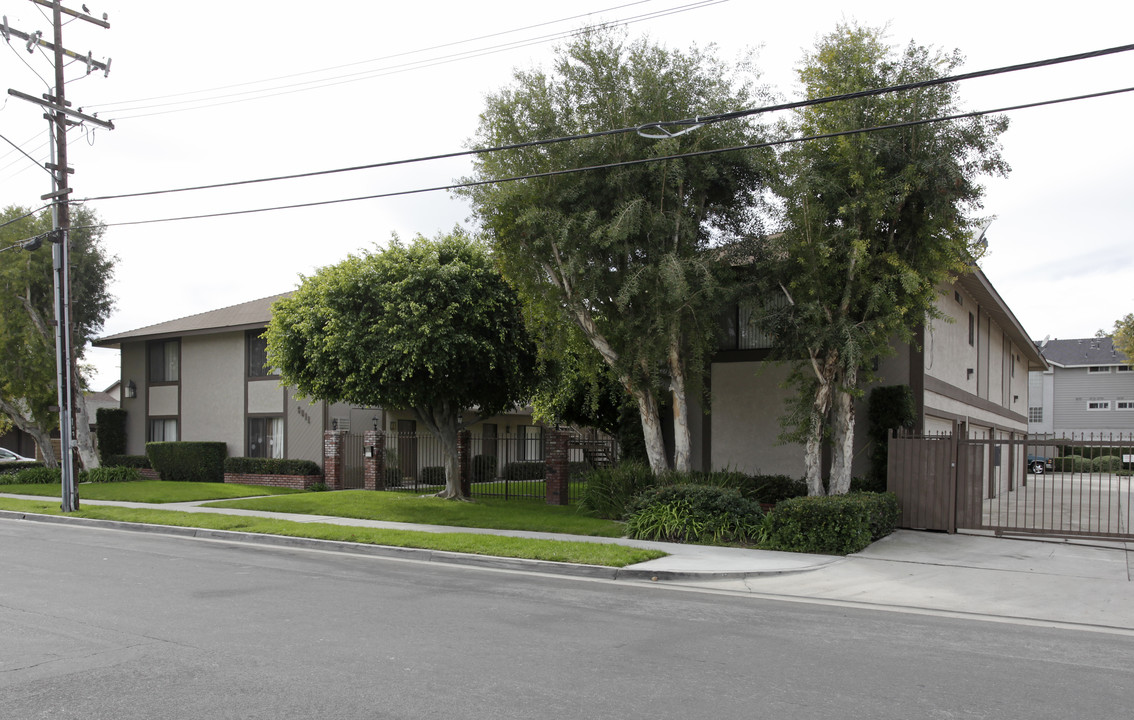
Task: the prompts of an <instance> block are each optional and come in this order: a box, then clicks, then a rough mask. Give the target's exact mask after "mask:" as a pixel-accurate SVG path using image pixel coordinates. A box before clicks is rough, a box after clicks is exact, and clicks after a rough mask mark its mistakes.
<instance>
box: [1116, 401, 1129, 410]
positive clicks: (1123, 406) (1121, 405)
mask: <svg viewBox="0 0 1134 720" xmlns="http://www.w3.org/2000/svg"><path fill="white" fill-rule="evenodd" d="M1115 409H1116V410H1134V400H1119V401H1118V402H1117V403H1116V405H1115Z"/></svg>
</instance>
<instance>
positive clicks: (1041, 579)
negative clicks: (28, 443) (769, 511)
mask: <svg viewBox="0 0 1134 720" xmlns="http://www.w3.org/2000/svg"><path fill="white" fill-rule="evenodd" d="M0 496H3V497H13V498H20V499H35V500H43V499H44V498H42V497H31V496H17V495H7V494H0ZM83 503H84V504H87V505H118V506H124V507H143V508H154V509H162V510H180V511H184V512H203V513H223V514H228V515H247V516H257V517H269V518H278V519H283V520H291V521H294V522H301V523H302V522H318V523H333V524H339V525H350V526H359V527H378V528H393V529H401V530H416V531H421V532H433V533H452V532H462V533H484V534H495V535H508V536H514V537H528V538H540V539H548V540H567V541H574V542H596V543H618V544H623V545H631V546H635V547H646V548H654V549H658V550H661V551H663V552H666V553H668V555H667V556H666V557H664V558H659V559H657V560H651V561H648V562H644V563H639V564H637V565H633V566H630V567H628V568H623V569H619V570H613V569H609V568H591V567H589V566H572V565H569V564H565V563H549V562H537V561H524V560H501V559H495V558H485V557H482V556H472V555H461V554H458V553H437V552H432V551H427V550H422V551H414V550H411V549H383V548H377V547H374V546H354V545H353V544H349V543H328V542H327V541H318V540H303V539H299V538H283V539H281V538H276V539H264V538H262V537H261V538H260V539H257V538H256V536H250V535H247V534H242V533H229V532H221V531H191V530H188V529H185V528H169V529H168V532H174V533H176V534H182V535H193V536H195V537H208V538H212V539H226V540H236V541H240V540H242V539H243V540H244V541H253V542H270V543H272V544H280V545H287V546H289V547H311V548H316V549H335V550H346V551H357V552H365V553H366V554H373V555H394V556H397V557H403V558H408V559H421V560H430V561H443V562H447V563H457V564H468V565H478V566H491V567H499V568H505V569H510V570H528V571H534V572H545V573H559V574H567V575H583V576H591V577H598V578H607V579H617V580H635V581H641V580H645V581H651V582H653V581H656V582H658V583H662V584H668V585H673V586H687V587H691V588H698V589H702V590H712V591H721V592H730V593H748V594H752V595H755V596H765V597H773V598H780V599H793V600H810V601H823V602H834V603H843V604H848V605H853V606H857V607H875V608H890V609H899V608H900V609H903V610H906V611H913V612H937V613H959V614H964V615H973V616H984V617H988V618H996V619H1002V620H1010V621H1026V622H1044V623H1056V624H1067V625H1069V626H1076V627H1085V628H1090V629H1097V630H1116V631H1120V632H1126V631H1129V632H1131V633H1132V634H1134V582H1131V578H1132V577H1134V552H1132V551H1134V543H1121V542H1103V541H1091V540H1080V541H1038V540H1024V539H1012V538H999V537H992V536H988V535H975V534H957V535H946V534H942V533H929V532H918V531H910V530H899V531H897V532H895V533H894V534H893V535H890V536H889V537H886V538H883V539H882V540H879V541H878V542H875V543H874V544H872V545H871V546H870V547H868V548H866V549H865V550H863V551H862V552H860V553H857V554H855V555H850V556H847V557H845V558H843V557H833V556H829V555H809V554H805V553H783V552H772V551H768V550H749V549H742V548H728V547H710V546H703V545H682V544H675V543H658V542H649V541H642V540H630V539H627V538H599V537H587V536H580V535H564V534H559V533H540V532H525V531H508V530H491V529H482V528H461V527H451V526H442V525H417V524H409V523H394V522H385V521H377V520H359V519H355V518H341V517H328V516H316V515H300V514H292V513H273V512H263V511H257V510H241V509H235V508H206V507H202V506H201V503H199V502H191V503H167V504H148V503H126V502H109V501H97V500H84V501H83ZM0 516H2V517H14V516H22V514H21V513H12V512H5V513H0ZM39 518H40V519H43V520H48V516H39ZM28 519H32V518H31V517H28ZM50 521H52V522H67V521H68V520H67V519H65V518H58V517H51V518H50ZM74 521H75V522H82V523H83V524H90V525H95V524H102V525H104V526H120V525H121V524H118V523H110V522H108V521H92V520H81V519H78V518H76V519H74ZM147 531H150V532H153V531H162V530H158V529H157V528H154V527H148V528H147ZM340 546H341V547H340Z"/></svg>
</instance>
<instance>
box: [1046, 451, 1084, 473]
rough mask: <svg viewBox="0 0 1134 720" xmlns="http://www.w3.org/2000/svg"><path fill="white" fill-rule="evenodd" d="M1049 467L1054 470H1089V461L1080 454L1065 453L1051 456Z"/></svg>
mask: <svg viewBox="0 0 1134 720" xmlns="http://www.w3.org/2000/svg"><path fill="white" fill-rule="evenodd" d="M1051 469H1052V470H1053V471H1055V472H1090V470H1091V461H1090V459H1088V458H1084V457H1082V456H1081V455H1067V456H1065V457H1057V458H1052V459H1051Z"/></svg>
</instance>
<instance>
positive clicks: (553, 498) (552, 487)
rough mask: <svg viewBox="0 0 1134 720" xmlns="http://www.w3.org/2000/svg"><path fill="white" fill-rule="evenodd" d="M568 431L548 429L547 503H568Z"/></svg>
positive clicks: (569, 473) (569, 474)
mask: <svg viewBox="0 0 1134 720" xmlns="http://www.w3.org/2000/svg"><path fill="white" fill-rule="evenodd" d="M567 437H568V436H567V433H565V432H563V431H562V430H557V429H552V428H548V429H547V435H546V445H545V447H546V448H547V459H546V462H547V471H546V478H547V504H548V505H568V504H570V497H569V496H568V494H567V483H568V480H569V478H570V476H571V472H570V465H569V464H568V462H567Z"/></svg>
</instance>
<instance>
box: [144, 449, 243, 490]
mask: <svg viewBox="0 0 1134 720" xmlns="http://www.w3.org/2000/svg"><path fill="white" fill-rule="evenodd" d="M227 454H228V446H226V445H225V444H224V443H222V442H186V441H179V442H151V443H146V455H147V456H148V457H149V459H150V465H151V466H152V467H153V469H154V470H156V471H157V472H158V473H159V474H160V475H161V479H162V480H172V481H174V482H224V458H225V455H227Z"/></svg>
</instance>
